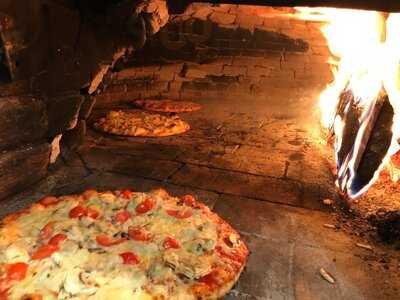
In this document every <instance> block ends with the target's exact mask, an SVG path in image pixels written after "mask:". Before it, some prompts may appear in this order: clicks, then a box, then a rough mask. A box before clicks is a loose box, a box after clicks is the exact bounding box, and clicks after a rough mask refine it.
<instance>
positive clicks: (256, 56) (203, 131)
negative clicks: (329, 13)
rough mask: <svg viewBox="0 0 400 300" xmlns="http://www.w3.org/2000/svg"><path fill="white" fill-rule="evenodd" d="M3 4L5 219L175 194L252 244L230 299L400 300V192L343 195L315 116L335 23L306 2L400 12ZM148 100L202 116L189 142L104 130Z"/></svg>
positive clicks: (0, 212)
mask: <svg viewBox="0 0 400 300" xmlns="http://www.w3.org/2000/svg"><path fill="white" fill-rule="evenodd" d="M0 2H1V3H0V34H1V35H0V36H1V44H0V46H1V47H0V61H1V63H0V80H1V84H0V96H1V98H0V198H1V199H3V200H2V201H1V202H0V217H2V216H4V215H5V214H7V213H9V212H12V211H15V210H17V209H19V208H21V207H24V206H25V205H26V204H27V203H31V202H32V201H34V200H37V199H38V198H40V197H42V196H44V195H48V194H57V195H60V194H68V193H75V192H81V191H83V190H85V189H87V188H98V189H115V188H121V187H132V188H133V189H135V190H148V189H151V188H153V187H157V186H164V187H166V188H168V189H169V190H170V191H172V192H173V193H176V194H185V193H193V194H194V195H195V196H196V197H197V198H199V199H202V200H204V201H205V202H206V203H207V204H208V205H210V206H211V207H213V209H214V210H215V211H216V212H217V213H219V214H220V215H221V216H223V217H224V218H225V219H227V220H228V221H229V222H230V223H232V224H233V225H234V226H235V227H236V228H237V229H238V230H239V231H240V232H241V233H242V234H243V235H244V236H245V238H246V240H247V241H248V243H249V245H250V249H251V250H252V252H253V254H252V256H251V258H250V261H249V266H248V269H247V270H246V272H245V273H244V276H243V278H242V280H241V281H240V282H239V284H238V286H237V287H236V288H235V290H234V291H233V292H232V293H231V294H230V295H229V296H228V297H227V299H262V300H264V299H310V298H312V299H314V298H315V299H396V297H397V295H398V292H399V290H400V286H399V282H400V278H399V274H400V272H399V266H400V264H399V254H398V250H396V249H395V247H396V246H397V247H398V245H399V226H400V225H399V223H400V221H399V220H400V202H399V200H398V195H399V193H400V190H399V188H398V187H397V184H396V183H394V182H392V181H391V180H390V179H389V178H387V177H385V178H384V177H382V178H381V179H380V181H379V182H378V183H377V184H376V185H375V186H373V187H372V188H371V189H370V190H369V192H368V193H367V194H366V195H363V196H362V197H360V198H358V199H357V200H356V201H355V202H353V203H352V204H351V205H350V207H349V206H348V204H346V203H345V201H343V200H341V197H340V195H338V192H337V190H336V187H335V185H334V175H333V173H334V172H332V169H334V167H333V166H334V157H333V152H332V148H331V145H328V143H327V138H326V136H325V132H324V131H321V128H320V125H319V118H320V117H319V113H318V111H317V109H316V106H317V105H316V102H317V100H318V97H319V95H320V93H321V92H322V91H323V89H324V88H325V86H326V85H327V84H328V83H329V82H331V81H332V80H333V77H334V76H333V74H332V72H331V66H330V64H329V57H330V56H331V53H330V52H329V48H328V45H327V41H326V39H325V37H324V35H323V34H322V32H321V30H320V29H321V27H322V26H323V25H324V24H325V23H324V22H323V21H320V20H318V21H311V20H302V19H301V18H296V17H295V14H296V10H295V8H294V7H295V6H320V5H321V4H322V3H323V4H324V6H329V7H336V8H337V7H344V8H355V9H370V10H381V11H384V12H385V14H387V13H389V12H397V11H400V4H399V3H398V1H386V2H384V1H368V2H366V1H356V0H348V1H319V2H318V1H256V0H249V1H229V0H228V1H197V2H196V3H192V1H172V0H171V1H167V3H166V2H164V1H158V0H154V1H107V0H104V1H72V0H71V1H70V0H53V1H42V0H36V1H29V3H26V1H15V0H14V1H4V0H3V1H0ZM138 2H140V3H141V4H144V5H138ZM168 10H169V11H168ZM168 19H169V20H168ZM167 20H168V22H167ZM349 26H350V25H349ZM143 98H155V99H175V100H190V101H195V102H198V103H200V104H202V106H203V109H202V110H201V111H199V112H195V113H192V114H183V115H182V118H184V119H185V120H186V121H188V122H189V123H190V124H191V127H192V129H191V130H190V131H189V132H188V133H187V134H185V135H182V136H176V137H170V138H161V139H155V138H123V137H116V136H109V135H105V134H101V133H99V132H96V131H95V130H93V129H92V128H91V123H92V121H93V120H94V118H96V116H98V115H100V114H102V113H104V111H107V110H109V109H119V108H124V109H126V108H128V109H129V108H132V107H131V104H130V102H131V101H132V100H134V99H143ZM383 129H384V128H383ZM383 131H384V130H382V132H383ZM348 209H350V213H349V211H348ZM342 210H344V211H345V213H343V212H342ZM376 232H379V235H377V234H376ZM383 241H385V242H390V243H392V245H393V244H394V245H395V246H387V245H385V244H383V243H382V242H383ZM360 245H361V246H360ZM366 245H367V246H366ZM370 248H371V249H372V250H371V249H370ZM321 267H323V268H325V269H326V270H328V271H329V272H330V273H332V274H333V276H334V277H335V284H334V285H330V284H329V283H327V282H326V281H324V280H323V279H321V278H320V274H319V269H320V268H321Z"/></svg>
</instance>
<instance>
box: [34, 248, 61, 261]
mask: <svg viewBox="0 0 400 300" xmlns="http://www.w3.org/2000/svg"><path fill="white" fill-rule="evenodd" d="M58 250H59V248H58V246H56V245H50V244H48V245H44V246H42V247H40V248H39V249H37V250H36V252H34V253H33V254H32V255H31V258H32V259H33V260H38V259H43V258H46V257H49V256H51V255H52V254H53V253H54V252H56V251H58Z"/></svg>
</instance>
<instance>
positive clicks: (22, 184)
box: [0, 143, 50, 199]
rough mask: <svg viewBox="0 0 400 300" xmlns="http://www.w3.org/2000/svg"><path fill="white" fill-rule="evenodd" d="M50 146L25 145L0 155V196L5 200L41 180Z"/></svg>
mask: <svg viewBox="0 0 400 300" xmlns="http://www.w3.org/2000/svg"><path fill="white" fill-rule="evenodd" d="M49 158H50V146H49V144H47V143H44V144H39V145H32V146H31V145H27V146H25V147H23V148H19V149H17V150H12V151H7V152H3V153H1V154H0V195H1V198H2V199H3V198H5V197H7V196H9V195H11V194H13V193H15V192H17V191H21V190H23V189H25V188H27V187H28V186H29V185H30V184H33V183H35V182H37V181H39V180H40V179H42V178H43V177H44V176H45V174H46V171H47V166H48V164H49Z"/></svg>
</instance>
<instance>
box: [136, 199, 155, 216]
mask: <svg viewBox="0 0 400 300" xmlns="http://www.w3.org/2000/svg"><path fill="white" fill-rule="evenodd" d="M154 206H155V202H154V200H153V199H151V198H146V199H145V200H144V201H143V202H141V203H139V204H138V205H137V206H136V212H137V213H138V214H144V213H147V212H148V211H150V210H151V209H153V208H154Z"/></svg>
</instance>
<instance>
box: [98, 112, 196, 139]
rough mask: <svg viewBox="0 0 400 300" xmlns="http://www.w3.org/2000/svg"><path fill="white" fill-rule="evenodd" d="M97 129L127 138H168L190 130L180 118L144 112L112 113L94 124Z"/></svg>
mask: <svg viewBox="0 0 400 300" xmlns="http://www.w3.org/2000/svg"><path fill="white" fill-rule="evenodd" d="M94 127H95V128H96V129H99V130H102V131H105V132H108V133H113V134H118V135H127V136H168V135H174V134H180V133H183V132H186V131H187V130H189V129H190V126H189V124H187V123H186V122H184V121H183V120H181V119H180V118H179V117H178V116H163V115H160V114H155V113H149V112H144V111H135V112H126V111H122V110H119V111H110V112H109V113H108V114H107V115H106V116H105V117H104V118H100V119H99V120H98V121H97V122H96V123H94Z"/></svg>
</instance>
